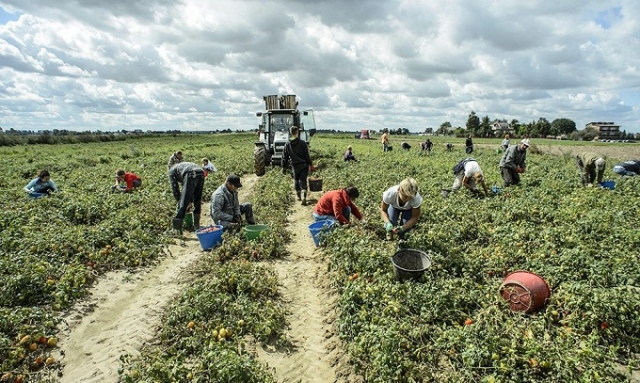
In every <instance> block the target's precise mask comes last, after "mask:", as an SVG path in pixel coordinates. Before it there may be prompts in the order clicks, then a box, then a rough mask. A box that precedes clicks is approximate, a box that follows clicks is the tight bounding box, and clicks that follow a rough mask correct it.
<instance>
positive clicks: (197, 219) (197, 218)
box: [193, 214, 200, 231]
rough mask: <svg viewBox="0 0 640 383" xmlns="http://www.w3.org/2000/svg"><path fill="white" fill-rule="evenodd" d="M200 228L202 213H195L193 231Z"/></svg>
mask: <svg viewBox="0 0 640 383" xmlns="http://www.w3.org/2000/svg"><path fill="white" fill-rule="evenodd" d="M199 228H200V214H194V215H193V231H196V230H198V229H199Z"/></svg>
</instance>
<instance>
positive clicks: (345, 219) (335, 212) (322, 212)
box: [313, 186, 362, 225]
mask: <svg viewBox="0 0 640 383" xmlns="http://www.w3.org/2000/svg"><path fill="white" fill-rule="evenodd" d="M358 196H360V193H359V192H358V188H357V187H355V186H349V187H347V188H345V189H340V190H331V191H328V192H326V193H324V195H323V196H322V197H321V198H320V200H319V201H318V203H317V204H316V207H314V208H313V218H314V219H315V220H316V221H322V220H325V219H333V220H336V221H338V222H340V224H341V225H344V224H347V223H349V220H350V217H351V213H353V215H355V216H356V218H358V219H359V220H360V221H362V214H361V213H360V210H358V207H357V206H356V205H355V203H353V201H354V200H355V199H356V198H358Z"/></svg>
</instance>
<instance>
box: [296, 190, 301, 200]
mask: <svg viewBox="0 0 640 383" xmlns="http://www.w3.org/2000/svg"><path fill="white" fill-rule="evenodd" d="M296 195H297V196H298V201H301V200H302V198H300V190H296Z"/></svg>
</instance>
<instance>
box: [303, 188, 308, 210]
mask: <svg viewBox="0 0 640 383" xmlns="http://www.w3.org/2000/svg"><path fill="white" fill-rule="evenodd" d="M302 206H307V191H306V190H302Z"/></svg>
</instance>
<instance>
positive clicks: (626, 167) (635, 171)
mask: <svg viewBox="0 0 640 383" xmlns="http://www.w3.org/2000/svg"><path fill="white" fill-rule="evenodd" d="M613 172H614V173H616V174H619V175H621V176H640V160H629V161H625V162H620V163H619V164H616V165H615V166H614V167H613Z"/></svg>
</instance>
